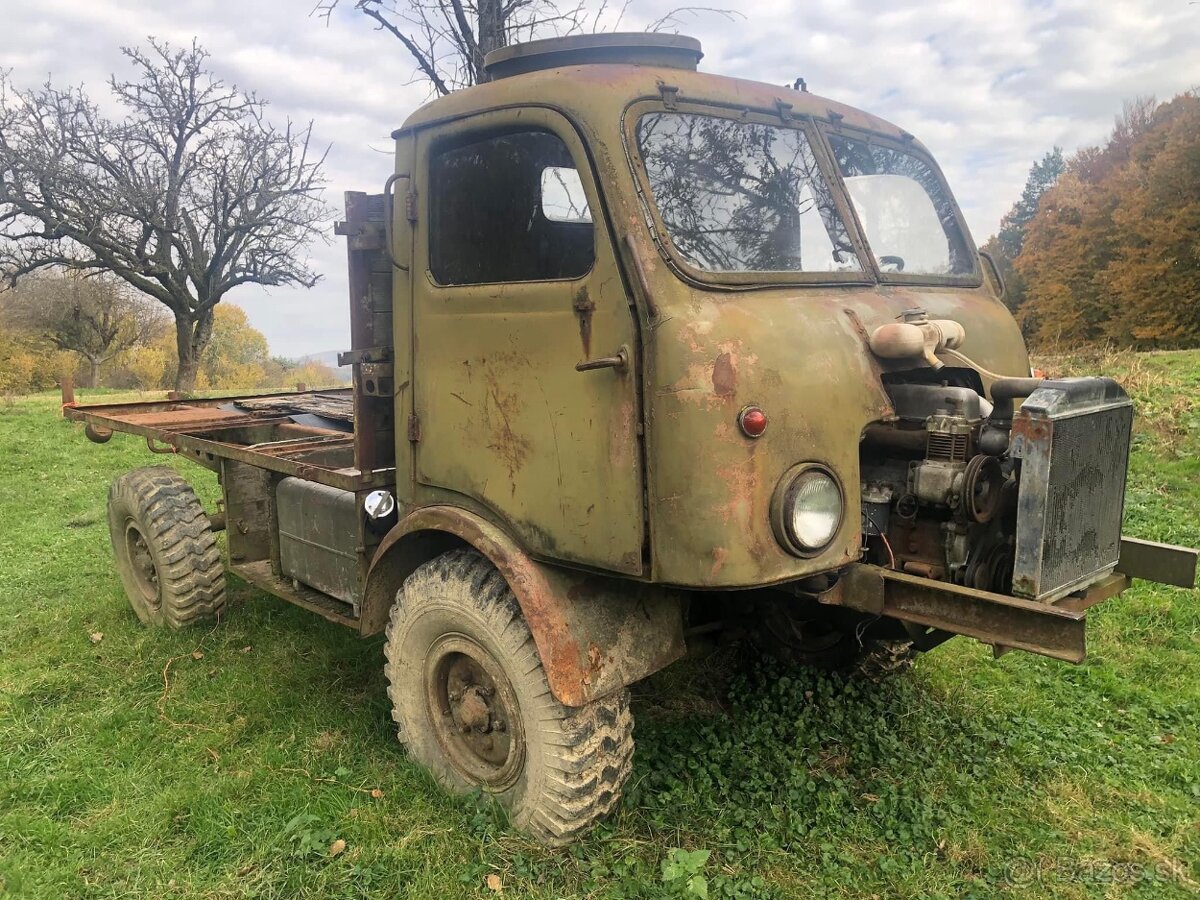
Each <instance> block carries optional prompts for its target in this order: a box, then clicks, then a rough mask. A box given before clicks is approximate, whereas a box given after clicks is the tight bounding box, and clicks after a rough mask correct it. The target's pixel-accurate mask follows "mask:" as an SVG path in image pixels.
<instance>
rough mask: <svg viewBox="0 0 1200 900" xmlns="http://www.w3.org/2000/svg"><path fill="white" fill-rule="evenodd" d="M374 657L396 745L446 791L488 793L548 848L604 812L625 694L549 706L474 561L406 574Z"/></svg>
mask: <svg viewBox="0 0 1200 900" xmlns="http://www.w3.org/2000/svg"><path fill="white" fill-rule="evenodd" d="M384 653H385V656H386V666H385V673H386V675H387V679H388V696H389V697H390V698H391V701H392V718H393V719H394V720H395V722H396V724H397V726H398V728H399V736H400V741H401V742H402V743H403V744H404V746H405V748H406V749H407V751H408V754H409V756H411V757H412V758H413V759H414V760H415V761H416V762H418V763H420V764H421V765H423V766H424V767H425V768H427V769H429V771H430V772H432V773H433V775H434V776H435V777H436V778H437V779H438V781H439V782H440V783H441V784H442V785H443V786H444V787H446V788H447V789H449V790H451V791H453V792H455V793H467V792H470V791H472V790H476V789H478V790H482V791H483V792H485V793H488V794H491V795H493V796H494V797H496V798H497V799H498V800H499V801H500V802H501V803H502V804H503V805H504V806H505V807H506V808H507V809H508V810H509V813H510V815H511V817H512V820H513V823H514V824H515V825H516V826H517V827H518V828H520V829H522V830H524V831H526V832H528V833H529V834H530V835H532V836H533V837H534V838H536V839H538V840H539V841H541V842H542V843H545V844H551V845H557V844H564V843H567V842H569V841H571V840H573V839H574V838H576V837H577V836H579V835H580V834H582V833H583V832H584V831H586V830H587V829H588V828H590V827H591V826H592V825H594V824H595V823H596V822H597V821H598V820H599V819H601V818H602V817H603V816H605V815H606V814H608V813H609V812H610V811H611V810H612V809H613V807H614V806H615V805H616V803H617V800H618V799H619V797H620V793H621V787H622V785H623V784H624V782H625V779H626V778H627V777H628V775H629V770H630V767H631V765H632V758H633V716H632V713H631V712H630V710H629V694H628V691H620V692H618V693H616V694H611V695H609V696H607V697H603V698H601V699H599V700H595V701H593V702H591V703H589V704H587V705H585V706H582V707H579V708H578V709H572V708H569V707H566V706H563V705H562V704H561V703H559V702H558V701H557V700H555V699H554V697H553V695H552V694H551V693H550V687H549V684H548V683H547V681H546V673H545V671H544V670H543V669H542V664H541V659H540V657H539V656H538V652H537V647H536V646H535V645H534V641H533V637H532V635H531V634H530V632H529V627H528V625H526V624H525V619H524V618H523V617H522V615H521V611H520V607H519V606H518V604H517V600H516V597H515V596H514V595H513V593H512V590H511V589H510V588H509V586H508V584H507V583H506V582H505V580H504V578H503V577H502V576H501V575H500V573H499V572H498V571H497V570H496V568H495V567H494V566H492V564H491V563H490V562H488V561H487V560H486V559H485V558H484V557H483V556H481V555H480V554H478V553H476V552H474V551H471V550H452V551H450V552H448V553H444V554H442V555H441V556H439V557H437V558H435V559H433V560H431V561H429V562H427V563H425V564H424V565H423V566H421V567H420V568H419V569H417V570H416V571H415V572H414V573H413V574H412V575H411V576H409V578H408V580H407V581H405V583H404V587H403V588H402V589H401V591H400V592H399V594H398V595H397V597H396V602H395V604H394V605H393V607H392V611H391V616H390V619H389V622H388V626H387V643H386V645H385V648H384Z"/></svg>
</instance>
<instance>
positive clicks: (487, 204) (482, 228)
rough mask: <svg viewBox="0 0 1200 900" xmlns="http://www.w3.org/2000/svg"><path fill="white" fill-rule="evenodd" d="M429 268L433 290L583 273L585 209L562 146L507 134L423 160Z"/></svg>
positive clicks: (590, 254) (548, 138)
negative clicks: (428, 193) (428, 214)
mask: <svg viewBox="0 0 1200 900" xmlns="http://www.w3.org/2000/svg"><path fill="white" fill-rule="evenodd" d="M429 176H430V191H431V203H430V210H431V219H430V234H429V269H430V272H431V274H432V275H433V278H434V280H435V281H436V282H437V283H438V284H440V285H468V284H492V283H498V282H522V281H555V280H561V279H574V278H579V277H581V276H583V275H586V274H587V273H588V272H590V271H591V269H592V265H593V263H594V262H595V236H594V230H593V225H592V217H591V210H590V209H589V208H588V203H587V197H586V195H585V193H584V190H583V183H582V181H581V180H580V177H579V172H578V170H577V169H576V168H575V164H574V162H573V161H572V159H571V152H570V150H569V149H568V148H567V145H566V144H565V143H563V141H562V139H561V138H559V137H558V136H557V135H555V134H552V133H550V132H548V131H541V130H536V131H509V132H505V133H502V134H493V135H489V136H485V137H476V138H472V139H471V140H470V141H469V142H467V143H459V144H455V145H453V146H450V147H446V148H442V149H440V150H439V151H438V152H436V153H435V154H434V155H433V157H432V158H431V160H430V168H429Z"/></svg>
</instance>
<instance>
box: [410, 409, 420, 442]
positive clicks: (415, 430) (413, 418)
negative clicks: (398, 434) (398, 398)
mask: <svg viewBox="0 0 1200 900" xmlns="http://www.w3.org/2000/svg"><path fill="white" fill-rule="evenodd" d="M408 439H409V440H410V441H412V442H413V443H414V444H415V443H416V442H417V441H419V440H420V439H421V420H420V419H418V418H417V414H416V413H413V414H412V415H410V416H409V417H408Z"/></svg>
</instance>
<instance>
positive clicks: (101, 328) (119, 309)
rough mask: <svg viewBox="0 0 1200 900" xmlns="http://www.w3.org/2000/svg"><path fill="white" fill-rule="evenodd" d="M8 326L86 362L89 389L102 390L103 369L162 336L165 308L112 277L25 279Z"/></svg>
mask: <svg viewBox="0 0 1200 900" xmlns="http://www.w3.org/2000/svg"><path fill="white" fill-rule="evenodd" d="M4 313H5V315H4V320H5V323H6V324H8V325H10V326H12V327H15V328H18V329H21V330H23V331H27V332H30V333H32V334H37V335H40V336H42V337H44V338H46V339H47V340H48V341H50V343H51V344H53V345H54V346H55V347H57V348H58V349H59V350H70V351H72V352H74V353H78V354H79V355H80V356H81V357H82V358H83V360H84V361H85V362H86V363H87V367H88V368H87V371H88V377H87V383H86V385H85V386H86V387H99V382H100V369H101V367H102V366H103V365H104V364H105V363H107V362H109V361H110V360H112V359H114V358H115V357H117V356H119V355H120V354H122V353H124V352H125V351H126V350H130V349H132V348H134V347H137V346H139V345H141V344H144V343H146V342H147V341H149V340H150V339H151V338H153V337H155V336H156V335H161V334H162V332H163V329H164V328H165V326H166V322H165V321H164V320H165V318H166V316H165V314H164V312H163V310H162V307H161V306H160V305H159V304H158V303H156V302H155V301H153V300H151V299H150V298H149V297H146V296H144V295H142V294H138V293H136V292H134V291H131V290H129V289H128V288H127V287H125V286H124V285H123V284H122V283H121V282H119V281H117V280H116V279H115V278H112V277H93V278H85V277H81V276H80V275H78V274H74V275H72V274H58V275H40V276H37V277H32V278H28V279H25V280H23V281H22V282H21V286H20V289H19V290H17V291H13V292H11V293H10V294H9V296H8V298H7V302H6V303H5V304H4Z"/></svg>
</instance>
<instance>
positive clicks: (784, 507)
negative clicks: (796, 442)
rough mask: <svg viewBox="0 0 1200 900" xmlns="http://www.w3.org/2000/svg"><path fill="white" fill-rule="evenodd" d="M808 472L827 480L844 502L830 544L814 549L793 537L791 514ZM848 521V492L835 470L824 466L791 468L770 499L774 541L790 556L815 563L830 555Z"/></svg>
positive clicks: (814, 461)
mask: <svg viewBox="0 0 1200 900" xmlns="http://www.w3.org/2000/svg"><path fill="white" fill-rule="evenodd" d="M809 472H820V473H821V474H822V475H825V476H827V477H828V478H829V479H830V480H831V481H832V482H833V485H834V487H835V488H836V489H837V492H838V499H839V501H840V502H841V510H840V513H839V515H838V523H837V527H836V528H834V529H833V533H832V534H831V535H830V537H829V540H828V541H826V542H825V543H824V544H822V545H821V546H820V547H817V548H815V549H809V548H807V547H805V546H804V545H803V544H801V543H800V542H799V541H797V540H796V539H795V538H794V537H793V535H792V528H791V524H790V518H791V517H790V514H789V513H790V508H791V500H792V498H793V496H794V494H795V491H796V490H797V489H798V487H799V484H800V479H801V478H802V477H803V476H804V475H806V474H808V473H809ZM847 519H848V516H847V515H846V489H845V488H844V487H843V486H842V480H841V479H840V478H838V476H837V473H836V472H834V470H833V468H832V467H830V466H829V465H827V464H825V463H823V462H818V461H816V460H812V461H809V462H802V463H797V464H796V465H794V466H792V467H791V468H790V469H788V470H787V472H785V473H784V475H783V477H782V478H780V479H779V484H778V485H777V486H776V488H775V493H774V495H773V496H772V497H771V527H772V530H773V531H774V532H775V540H777V541H778V542H779V544H780V546H782V547H783V548H784V549H785V550H787V551H788V552H789V553H791V554H792V555H794V556H799V557H801V558H803V559H812V558H814V557H817V556H821V555H822V554H824V553H827V552H829V550H830V548H832V547H833V546H834V544H835V543H836V542H837V539H838V536H839V535H840V534H841V533H842V529H843V528H845V527H846V521H847Z"/></svg>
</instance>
